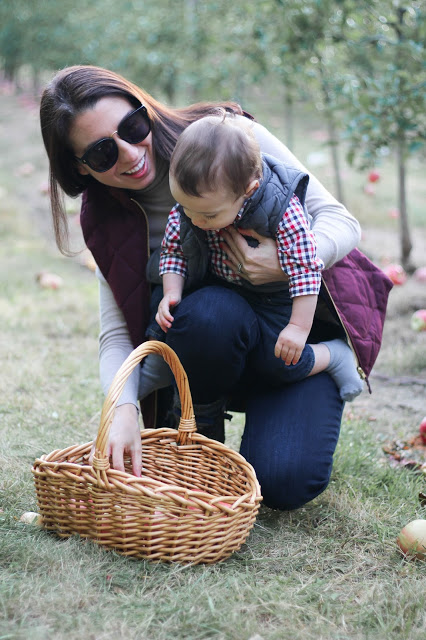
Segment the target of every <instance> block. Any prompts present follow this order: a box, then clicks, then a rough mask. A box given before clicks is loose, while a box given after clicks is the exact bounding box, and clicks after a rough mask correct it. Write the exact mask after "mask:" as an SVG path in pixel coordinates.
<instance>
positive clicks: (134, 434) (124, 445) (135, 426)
mask: <svg viewBox="0 0 426 640" xmlns="http://www.w3.org/2000/svg"><path fill="white" fill-rule="evenodd" d="M94 453H95V451H94V446H93V447H92V451H91V452H90V457H89V462H90V463H92V460H93V456H94ZM106 453H107V456H111V457H112V466H113V468H114V469H116V470H117V471H124V455H125V454H127V455H130V457H131V460H132V469H133V473H134V475H135V476H138V477H139V476H140V475H141V471H142V444H141V430H140V426H139V420H138V410H137V408H136V407H135V405H134V404H122V405H120V406H119V407H117V408H116V410H115V414H114V418H113V420H112V423H111V428H110V432H109V438H108V445H107V451H106Z"/></svg>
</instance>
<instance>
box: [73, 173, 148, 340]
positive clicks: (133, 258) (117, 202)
mask: <svg viewBox="0 0 426 640" xmlns="http://www.w3.org/2000/svg"><path fill="white" fill-rule="evenodd" d="M81 228H82V231H83V236H84V239H85V242H86V244H87V247H88V248H89V249H90V251H91V252H92V254H93V257H94V259H95V261H96V264H97V265H98V267H99V269H100V270H101V272H102V274H103V276H104V277H105V279H106V280H107V282H108V284H109V286H110V287H111V290H112V293H113V295H114V298H115V300H116V302H117V305H118V307H119V308H120V309H121V311H122V312H123V314H124V317H125V319H126V322H127V326H128V328H129V333H130V338H131V340H132V343H133V346H134V347H137V346H138V345H140V344H141V342H143V341H144V340H145V329H146V327H147V325H148V322H149V300H150V286H149V283H148V281H147V279H146V276H145V268H146V263H147V260H148V256H149V248H148V225H147V220H146V214H145V213H144V211H143V210H142V209H141V207H140V206H139V205H138V204H137V203H136V202H134V201H132V200H131V199H130V198H129V197H128V196H127V195H126V193H125V192H124V191H123V190H121V189H113V188H107V187H105V186H104V185H101V184H100V183H93V184H91V185H90V187H89V188H88V189H86V191H85V192H84V194H83V202H82V208H81Z"/></svg>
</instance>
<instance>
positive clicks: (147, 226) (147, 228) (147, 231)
mask: <svg viewBox="0 0 426 640" xmlns="http://www.w3.org/2000/svg"><path fill="white" fill-rule="evenodd" d="M130 201H131V202H134V203H135V205H136V206H137V207H139V209H140V210H141V211H142V213H143V215H144V217H145V222H146V238H147V240H146V244H147V247H146V248H147V255H148V258H149V257H150V255H151V250H150V247H149V222H148V216H147V215H146V211H145V209H144V208H143V206H142V205H141V204H139V202H138V201H137V200H135V199H134V198H130Z"/></svg>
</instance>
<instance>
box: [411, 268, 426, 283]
mask: <svg viewBox="0 0 426 640" xmlns="http://www.w3.org/2000/svg"><path fill="white" fill-rule="evenodd" d="M413 276H414V278H415V279H416V280H418V281H419V282H426V267H419V268H418V269H416V270H415V272H414V274H413Z"/></svg>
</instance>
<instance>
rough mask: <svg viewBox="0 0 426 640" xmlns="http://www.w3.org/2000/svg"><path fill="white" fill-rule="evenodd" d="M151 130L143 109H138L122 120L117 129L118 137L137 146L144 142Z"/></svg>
mask: <svg viewBox="0 0 426 640" xmlns="http://www.w3.org/2000/svg"><path fill="white" fill-rule="evenodd" d="M150 130H151V123H150V121H149V118H148V116H147V113H146V109H145V107H139V109H136V111H133V112H132V113H130V114H129V115H128V116H127V117H126V118H124V120H122V121H121V122H120V124H119V127H118V131H117V133H118V135H119V136H120V138H121V139H122V140H125V141H126V142H129V143H130V144H137V143H138V142H142V140H145V138H146V137H147V135H148V133H149V132H150Z"/></svg>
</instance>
